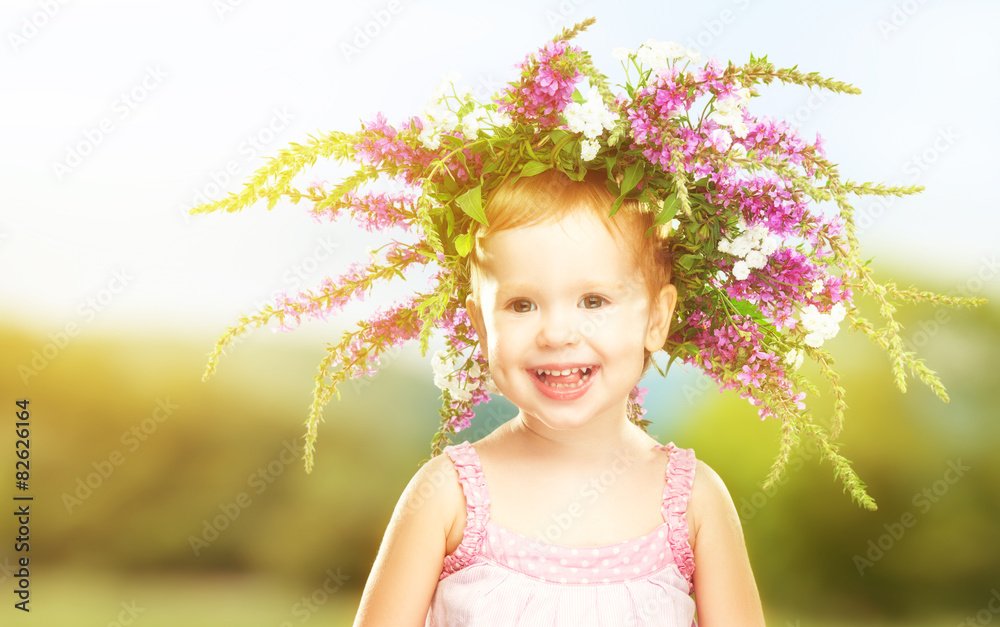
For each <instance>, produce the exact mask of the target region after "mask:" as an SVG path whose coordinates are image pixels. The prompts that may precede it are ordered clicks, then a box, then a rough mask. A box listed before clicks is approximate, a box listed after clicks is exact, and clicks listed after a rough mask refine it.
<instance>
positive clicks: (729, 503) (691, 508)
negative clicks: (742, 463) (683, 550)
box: [688, 461, 764, 627]
mask: <svg viewBox="0 0 1000 627" xmlns="http://www.w3.org/2000/svg"><path fill="white" fill-rule="evenodd" d="M688 526H689V532H690V537H691V545H692V550H693V551H694V600H695V606H696V607H697V611H698V625H699V627H719V626H724V627H733V626H735V625H739V626H740V627H744V626H748V625H749V626H755V625H763V624H764V611H763V609H762V608H761V605H760V595H759V594H758V593H757V584H756V583H755V582H754V578H753V571H752V570H751V569H750V559H749V557H748V556H747V548H746V543H745V542H744V540H743V529H742V527H741V526H740V519H739V516H738V515H737V514H736V506H735V505H733V499H732V497H730V496H729V491H728V490H727V489H726V486H725V484H724V483H723V482H722V479H720V478H719V475H717V474H715V471H714V470H712V469H711V468H709V467H708V466H707V465H706V464H705V463H703V462H701V461H699V462H698V466H697V469H696V471H695V478H694V485H693V487H692V489H691V501H690V503H689V504H688Z"/></svg>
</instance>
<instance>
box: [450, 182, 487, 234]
mask: <svg viewBox="0 0 1000 627" xmlns="http://www.w3.org/2000/svg"><path fill="white" fill-rule="evenodd" d="M482 191H483V185H482V183H480V184H479V185H476V186H475V187H473V188H472V189H470V190H469V191H467V192H465V193H464V194H462V195H461V196H459V197H458V198H456V199H455V202H457V203H458V206H459V207H461V208H462V211H464V212H465V214H466V215H467V216H469V217H470V218H472V219H473V220H475V221H476V222H478V223H480V224H482V225H483V226H488V225H487V223H486V212H485V211H483V195H482Z"/></svg>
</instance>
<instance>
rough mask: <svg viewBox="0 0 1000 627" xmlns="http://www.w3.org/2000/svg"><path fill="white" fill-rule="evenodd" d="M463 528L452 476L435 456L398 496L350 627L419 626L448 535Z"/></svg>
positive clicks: (452, 469)
mask: <svg viewBox="0 0 1000 627" xmlns="http://www.w3.org/2000/svg"><path fill="white" fill-rule="evenodd" d="M464 524H465V497H464V495H463V494H462V488H461V486H460V484H459V483H458V473H457V472H456V471H455V467H454V466H453V465H452V463H451V460H450V459H449V458H448V456H447V455H439V456H437V457H435V458H434V459H432V460H431V461H429V462H427V463H426V464H424V466H423V467H422V468H421V469H420V470H418V471H417V473H416V474H415V475H414V476H413V479H411V480H410V483H409V485H407V486H406V489H405V490H404V491H403V495H402V496H400V497H399V502H398V503H397V504H396V509H395V511H393V513H392V520H390V522H389V526H388V528H387V529H386V531H385V537H384V538H383V539H382V546H381V547H379V551H378V557H376V558H375V565H374V566H372V572H371V575H369V577H368V583H367V584H365V591H364V593H363V594H362V596H361V606H360V608H359V609H358V615H357V617H356V618H355V620H354V626H355V627H361V626H364V627H373V626H381V625H391V626H392V627H397V626H405V625H416V626H422V625H423V624H424V622H425V620H426V618H427V611H428V608H429V607H430V603H431V598H432V596H433V595H434V588H435V587H436V586H437V582H438V577H439V576H440V575H441V568H442V564H443V562H444V557H445V555H446V554H447V549H448V546H447V545H448V538H449V535H451V536H452V537H454V536H455V535H456V533H457V530H460V529H462V528H463V527H464ZM456 525H457V526H458V527H457V529H456Z"/></svg>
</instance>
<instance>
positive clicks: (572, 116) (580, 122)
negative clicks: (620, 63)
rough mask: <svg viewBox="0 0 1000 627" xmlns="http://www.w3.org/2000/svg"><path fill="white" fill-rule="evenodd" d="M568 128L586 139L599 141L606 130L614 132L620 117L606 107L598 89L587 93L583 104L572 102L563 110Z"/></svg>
mask: <svg viewBox="0 0 1000 627" xmlns="http://www.w3.org/2000/svg"><path fill="white" fill-rule="evenodd" d="M563 116H565V118H566V126H567V128H569V130H570V131H572V132H574V133H582V134H583V136H584V137H585V138H586V139H597V137H598V136H600V134H601V133H603V132H604V131H605V130H608V131H610V130H612V129H613V128H614V127H615V122H617V121H618V116H616V115H615V114H614V112H613V111H610V110H609V109H608V108H607V107H605V106H604V100H603V99H602V98H601V93H600V92H599V91H598V90H597V88H596V87H591V88H590V90H589V91H588V92H587V97H586V100H585V101H584V102H583V104H580V103H578V102H571V103H569V104H568V105H566V108H565V109H563Z"/></svg>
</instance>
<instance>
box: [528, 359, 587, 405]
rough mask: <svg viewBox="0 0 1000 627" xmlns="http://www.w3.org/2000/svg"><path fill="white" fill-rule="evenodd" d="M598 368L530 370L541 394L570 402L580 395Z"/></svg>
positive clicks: (557, 367) (566, 367)
mask: <svg viewBox="0 0 1000 627" xmlns="http://www.w3.org/2000/svg"><path fill="white" fill-rule="evenodd" d="M599 368H600V367H599V366H596V365H590V366H570V365H566V366H552V367H546V368H530V369H528V372H529V373H531V375H532V377H531V378H532V379H533V380H534V381H535V384H536V385H537V386H538V388H539V389H540V390H541V391H542V393H543V394H545V395H546V396H548V397H549V398H553V399H557V400H572V399H574V398H577V397H578V396H580V395H582V394H583V393H584V392H585V391H586V389H587V387H588V383H589V382H590V380H591V378H592V377H593V375H594V373H596V372H597V371H598V370H599Z"/></svg>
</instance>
